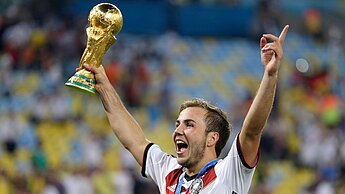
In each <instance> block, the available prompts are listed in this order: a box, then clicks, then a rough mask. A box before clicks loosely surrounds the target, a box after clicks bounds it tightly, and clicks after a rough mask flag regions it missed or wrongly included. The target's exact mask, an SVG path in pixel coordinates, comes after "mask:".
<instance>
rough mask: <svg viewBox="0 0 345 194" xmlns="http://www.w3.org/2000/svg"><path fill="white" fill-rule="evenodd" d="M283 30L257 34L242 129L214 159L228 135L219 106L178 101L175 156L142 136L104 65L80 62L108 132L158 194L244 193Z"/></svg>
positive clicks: (256, 156)
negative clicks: (252, 91)
mask: <svg viewBox="0 0 345 194" xmlns="http://www.w3.org/2000/svg"><path fill="white" fill-rule="evenodd" d="M288 28H289V26H288V25H286V26H285V27H284V29H283V31H282V32H281V34H280V36H279V37H276V36H274V35H272V34H264V35H263V36H262V37H261V40H260V48H261V61H262V64H263V66H264V70H265V71H264V75H263V78H262V80H261V84H260V86H259V89H258V91H257V94H256V96H255V98H254V101H253V103H252V105H251V107H250V109H249V112H248V114H247V116H246V118H245V120H244V123H243V126H242V129H241V131H240V133H239V134H238V135H237V137H236V139H235V141H234V143H233V144H232V147H231V150H230V151H229V153H228V155H227V156H226V157H225V158H224V159H222V160H217V157H218V156H219V154H220V152H221V150H222V149H223V147H224V146H225V143H226V142H227V140H228V138H229V134H230V128H231V126H230V124H229V122H228V120H227V118H226V115H225V114H224V113H223V112H222V111H221V110H220V109H219V108H217V107H214V106H212V105H210V104H209V103H207V102H205V101H203V100H200V99H193V100H190V101H186V102H185V103H183V104H182V105H181V107H180V113H179V116H178V118H177V120H176V129H175V131H174V133H173V135H172V138H173V141H174V143H175V147H176V154H177V157H176V158H175V157H173V156H170V155H168V154H166V153H164V152H162V151H161V149H160V148H159V146H158V145H155V144H153V143H151V142H150V141H149V140H147V139H146V138H145V136H144V134H143V131H142V129H141V128H140V126H139V125H138V123H137V122H136V121H135V119H134V118H133V117H132V116H131V115H130V113H129V112H128V111H127V109H126V108H125V106H124V105H123V103H122V101H121V99H120V97H119V96H118V94H117V93H116V91H115V89H114V88H113V87H112V85H111V84H110V82H109V80H108V78H107V76H106V74H105V71H104V69H103V67H102V66H100V67H99V68H96V67H94V66H90V65H88V64H85V65H84V67H85V68H86V69H88V70H90V71H92V72H93V73H94V74H95V77H96V82H97V84H96V89H97V91H98V93H99V96H100V98H101V101H102V103H103V106H104V109H105V111H106V114H107V117H108V120H109V122H110V126H111V128H112V130H113V132H114V133H115V135H116V136H117V138H118V139H119V140H120V141H121V143H122V144H123V145H124V147H125V148H126V149H128V150H129V151H130V152H131V153H132V154H133V156H134V158H135V159H136V160H137V162H138V163H139V164H140V165H141V166H142V174H143V176H148V177H150V178H151V179H153V181H154V182H155V183H156V184H157V185H158V187H159V190H160V192H161V193H162V194H173V193H176V194H181V193H191V194H192V193H200V194H209V193H212V194H213V193H216V194H228V193H229V194H240V193H241V194H242V193H248V191H249V188H250V184H251V180H252V177H253V174H254V170H255V166H256V164H257V162H258V160H259V144H260V138H261V134H262V130H263V128H264V126H265V124H266V121H267V119H268V116H269V114H270V112H271V108H272V103H273V99H274V96H275V91H276V84H277V80H278V70H279V66H280V60H281V58H282V56H283V48H282V47H283V44H284V40H285V36H286V33H287V31H288ZM268 40H270V42H268Z"/></svg>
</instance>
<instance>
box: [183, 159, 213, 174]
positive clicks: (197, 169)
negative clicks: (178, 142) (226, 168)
mask: <svg viewBox="0 0 345 194" xmlns="http://www.w3.org/2000/svg"><path fill="white" fill-rule="evenodd" d="M215 159H217V157H212V158H209V159H205V160H201V161H200V162H198V163H197V164H196V165H194V166H193V167H189V168H187V169H186V174H187V175H188V176H194V175H197V174H198V173H199V172H200V171H201V169H202V168H203V167H204V166H206V164H207V163H209V162H211V161H212V160H215Z"/></svg>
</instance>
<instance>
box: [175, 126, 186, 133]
mask: <svg viewBox="0 0 345 194" xmlns="http://www.w3.org/2000/svg"><path fill="white" fill-rule="evenodd" d="M183 133H184V129H183V126H182V125H179V126H177V127H176V128H175V131H174V134H175V135H183Z"/></svg>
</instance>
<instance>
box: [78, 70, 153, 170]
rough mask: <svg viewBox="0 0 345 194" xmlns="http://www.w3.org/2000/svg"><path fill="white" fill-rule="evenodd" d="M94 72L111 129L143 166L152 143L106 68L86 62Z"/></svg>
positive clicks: (97, 88)
mask: <svg viewBox="0 0 345 194" xmlns="http://www.w3.org/2000/svg"><path fill="white" fill-rule="evenodd" d="M84 67H85V68H86V69H87V70H89V71H91V72H93V73H94V74H95V78H96V86H95V88H96V90H97V91H98V94H99V96H100V98H101V101H102V103H103V106H104V109H105V112H106V114H107V117H108V120H109V123H110V126H111V129H112V130H113V132H114V134H115V135H116V137H117V138H118V139H119V140H120V142H121V143H122V145H123V146H124V147H125V148H126V149H128V150H129V151H130V152H131V153H132V155H133V156H134V158H135V159H136V160H137V162H138V163H139V164H140V166H142V164H143V155H144V150H145V148H146V146H147V145H148V144H149V143H150V142H149V141H148V140H147V139H146V138H145V136H144V133H143V131H142V129H141V127H140V126H139V124H138V123H137V122H136V121H135V119H134V118H133V117H132V115H131V114H130V113H129V112H128V111H127V109H126V107H125V106H124V105H123V103H122V101H121V99H120V97H119V95H118V94H117V92H116V91H115V89H114V87H113V86H112V85H111V83H110V82H109V80H108V77H107V76H106V74H105V71H104V68H103V66H102V65H101V66H100V67H98V68H97V67H94V66H91V65H88V64H84Z"/></svg>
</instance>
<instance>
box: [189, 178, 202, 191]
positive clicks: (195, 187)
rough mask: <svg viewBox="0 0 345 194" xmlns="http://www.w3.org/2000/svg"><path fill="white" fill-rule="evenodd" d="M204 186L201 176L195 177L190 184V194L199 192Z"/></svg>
mask: <svg viewBox="0 0 345 194" xmlns="http://www.w3.org/2000/svg"><path fill="white" fill-rule="evenodd" d="M203 187H204V181H203V180H202V179H201V178H198V179H195V180H194V181H193V182H192V184H191V186H190V191H189V192H190V194H199V192H200V191H201V189H202V188H203Z"/></svg>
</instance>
